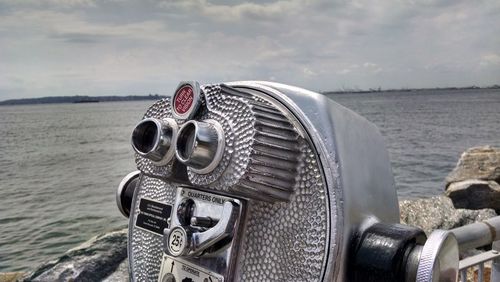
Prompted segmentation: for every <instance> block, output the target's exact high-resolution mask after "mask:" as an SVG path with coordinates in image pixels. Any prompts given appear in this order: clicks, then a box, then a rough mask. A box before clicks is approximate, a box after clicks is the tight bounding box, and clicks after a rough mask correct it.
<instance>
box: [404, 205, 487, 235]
mask: <svg viewBox="0 0 500 282" xmlns="http://www.w3.org/2000/svg"><path fill="white" fill-rule="evenodd" d="M399 208H400V220H401V223H404V224H408V225H413V226H418V227H420V228H422V229H423V230H424V231H425V233H426V234H427V235H429V234H430V233H431V232H432V231H433V230H434V229H451V228H455V227H459V226H462V225H466V224H469V223H473V222H475V221H482V220H485V219H488V218H490V217H494V216H496V213H495V211H494V210H492V209H482V210H465V209H455V208H454V206H453V203H452V202H451V199H450V198H448V197H445V196H437V197H432V198H428V199H416V200H404V201H400V202H399Z"/></svg>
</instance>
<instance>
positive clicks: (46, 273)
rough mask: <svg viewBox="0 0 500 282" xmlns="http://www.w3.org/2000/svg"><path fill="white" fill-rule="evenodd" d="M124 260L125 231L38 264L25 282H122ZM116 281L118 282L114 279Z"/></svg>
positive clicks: (97, 238)
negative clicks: (105, 281)
mask: <svg viewBox="0 0 500 282" xmlns="http://www.w3.org/2000/svg"><path fill="white" fill-rule="evenodd" d="M126 257H127V229H124V230H120V231H115V232H110V233H106V234H104V235H99V236H96V237H94V238H92V239H90V240H89V241H87V242H85V243H83V244H82V245H80V246H78V247H76V248H74V249H71V250H69V251H67V252H66V253H65V254H64V255H63V256H61V257H60V258H58V259H56V260H53V261H49V262H47V263H44V264H43V265H41V266H40V267H39V268H38V269H36V270H34V271H33V272H31V273H29V274H28V275H27V276H26V277H25V281H101V280H103V279H105V278H108V279H110V280H108V281H126V280H128V275H127V276H125V277H126V278H125V279H122V280H119V279H121V277H123V276H119V275H121V274H120V273H117V274H116V276H115V275H114V274H115V273H114V272H115V271H116V270H117V269H121V273H123V267H124V266H123V261H124V260H125V258H126ZM117 279H118V280H117Z"/></svg>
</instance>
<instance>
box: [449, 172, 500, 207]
mask: <svg viewBox="0 0 500 282" xmlns="http://www.w3.org/2000/svg"><path fill="white" fill-rule="evenodd" d="M446 196H448V197H450V198H451V200H452V201H453V205H454V206H455V208H463V209H473V210H477V209H484V208H490V209H494V210H496V211H499V210H500V185H499V184H498V183H497V182H495V181H484V180H478V179H472V180H464V181H460V182H454V183H451V184H450V185H449V186H448V189H447V190H446Z"/></svg>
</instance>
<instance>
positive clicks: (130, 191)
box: [116, 171, 141, 217]
mask: <svg viewBox="0 0 500 282" xmlns="http://www.w3.org/2000/svg"><path fill="white" fill-rule="evenodd" d="M140 175H141V172H140V171H134V172H131V173H129V174H127V176H125V177H124V178H123V180H122V181H121V182H120V185H118V189H117V190H116V204H117V206H118V209H119V210H120V212H121V213H122V214H123V215H124V216H125V217H129V215H130V209H131V207H132V200H133V198H134V192H135V189H136V188H137V185H138V184H139V176H140Z"/></svg>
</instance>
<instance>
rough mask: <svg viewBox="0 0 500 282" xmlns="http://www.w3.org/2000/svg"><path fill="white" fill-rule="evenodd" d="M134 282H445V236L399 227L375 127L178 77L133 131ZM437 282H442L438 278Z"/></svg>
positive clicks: (279, 97)
mask: <svg viewBox="0 0 500 282" xmlns="http://www.w3.org/2000/svg"><path fill="white" fill-rule="evenodd" d="M132 146H133V148H134V150H135V152H136V163H137V168H138V171H137V172H134V173H131V174H129V175H128V176H127V177H125V179H124V180H123V181H122V183H121V184H120V186H119V189H118V193H117V203H118V206H119V208H120V210H121V211H122V213H123V214H124V215H125V216H127V217H129V236H128V258H129V269H130V277H131V280H133V281H160V282H168V281H179V282H181V281H182V282H188V281H203V282H207V281H208V282H215V281H219V282H222V281H416V280H417V279H419V281H431V280H433V279H438V280H434V281H448V280H449V281H454V280H455V279H456V277H457V267H458V265H457V262H458V251H456V250H457V248H456V241H455V240H454V238H453V236H451V235H450V234H449V233H447V232H441V233H438V234H437V235H436V234H434V233H433V234H432V235H431V236H430V238H429V239H428V240H427V238H426V236H425V234H424V233H423V232H422V231H421V230H419V229H417V228H414V227H408V226H403V225H399V224H398V222H399V208H398V199H397V196H396V191H395V187H394V179H393V176H392V171H391V167H390V163H389V158H388V153H387V150H386V148H385V145H384V141H383V138H382V136H381V135H380V133H379V131H378V130H377V128H376V127H375V126H374V125H373V124H371V123H370V122H368V121H367V120H365V119H364V118H362V117H361V116H359V115H357V114H355V113H354V112H352V111H350V110H348V109H346V108H344V107H342V106H340V105H339V104H336V103H334V102H333V101H331V100H329V99H328V98H326V97H324V96H323V95H320V94H317V93H314V92H311V91H307V90H304V89H300V88H296V87H292V86H288V85H283V84H277V83H270V82H232V83H226V84H214V85H203V86H200V85H199V84H198V83H196V82H182V83H180V85H179V87H178V88H177V90H176V91H175V93H174V95H173V97H172V99H162V100H160V101H158V102H156V103H155V104H153V105H152V106H151V107H150V108H149V109H148V110H147V112H146V114H145V115H144V119H143V120H142V121H140V122H139V123H138V125H137V126H136V127H135V129H134V130H133V133H132ZM446 279H448V280H446Z"/></svg>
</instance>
